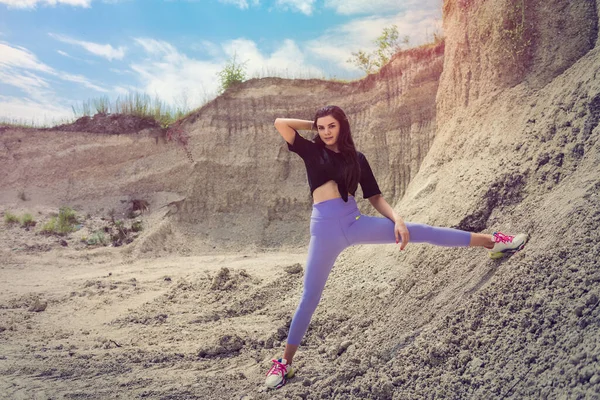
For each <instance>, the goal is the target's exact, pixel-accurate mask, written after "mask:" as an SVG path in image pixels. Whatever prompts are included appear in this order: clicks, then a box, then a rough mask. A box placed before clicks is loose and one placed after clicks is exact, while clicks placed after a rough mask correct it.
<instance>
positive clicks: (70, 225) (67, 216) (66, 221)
mask: <svg viewBox="0 0 600 400" xmlns="http://www.w3.org/2000/svg"><path fill="white" fill-rule="evenodd" d="M75 224H77V216H76V215H75V211H73V209H72V208H70V207H61V208H60V209H59V211H58V216H57V217H52V218H50V220H49V221H48V222H46V223H45V224H44V225H43V226H42V232H43V233H57V234H59V235H66V234H67V233H71V232H73V231H75Z"/></svg>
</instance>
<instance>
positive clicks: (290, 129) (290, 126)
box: [275, 118, 313, 145]
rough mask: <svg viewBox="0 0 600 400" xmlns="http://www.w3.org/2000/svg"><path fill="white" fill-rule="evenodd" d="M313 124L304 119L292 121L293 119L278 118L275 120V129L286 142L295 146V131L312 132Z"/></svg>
mask: <svg viewBox="0 0 600 400" xmlns="http://www.w3.org/2000/svg"><path fill="white" fill-rule="evenodd" d="M312 128H313V122H312V121H307V120H303V119H292V118H277V119H275V129H277V132H279V134H280V135H281V137H283V138H284V139H285V141H286V142H288V143H289V144H291V145H293V144H294V137H295V136H296V133H295V132H294V129H295V130H306V131H309V130H312Z"/></svg>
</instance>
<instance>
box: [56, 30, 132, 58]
mask: <svg viewBox="0 0 600 400" xmlns="http://www.w3.org/2000/svg"><path fill="white" fill-rule="evenodd" d="M48 35H50V36H51V37H53V38H54V39H56V40H59V41H61V42H63V43H69V44H74V45H76V46H80V47H83V48H84V49H85V50H87V51H89V52H90V53H92V54H94V55H97V56H100V57H104V58H106V59H108V60H109V61H112V60H113V59H117V60H122V59H123V57H125V51H126V48H125V47H122V46H119V48H114V47H112V46H111V45H110V44H98V43H93V42H86V41H84V40H77V39H72V38H70V37H68V36H64V35H57V34H54V33H49V34H48Z"/></svg>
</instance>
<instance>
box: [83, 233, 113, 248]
mask: <svg viewBox="0 0 600 400" xmlns="http://www.w3.org/2000/svg"><path fill="white" fill-rule="evenodd" d="M82 240H83V239H82ZM85 242H86V243H87V244H89V245H91V246H96V245H102V246H106V245H107V244H108V239H107V238H106V235H105V234H104V232H102V231H96V232H94V233H92V234H91V235H90V237H89V238H88V239H87V240H86V241H85Z"/></svg>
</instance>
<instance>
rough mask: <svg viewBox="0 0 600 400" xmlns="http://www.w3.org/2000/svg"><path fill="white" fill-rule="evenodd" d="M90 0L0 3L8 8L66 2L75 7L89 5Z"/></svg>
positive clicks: (5, 1) (32, 0) (3, 0)
mask: <svg viewBox="0 0 600 400" xmlns="http://www.w3.org/2000/svg"><path fill="white" fill-rule="evenodd" d="M91 3H92V0H0V4H6V5H7V6H8V7H9V8H35V7H37V5H38V4H40V5H44V6H56V5H58V4H66V5H70V6H77V7H89V6H90V4H91Z"/></svg>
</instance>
